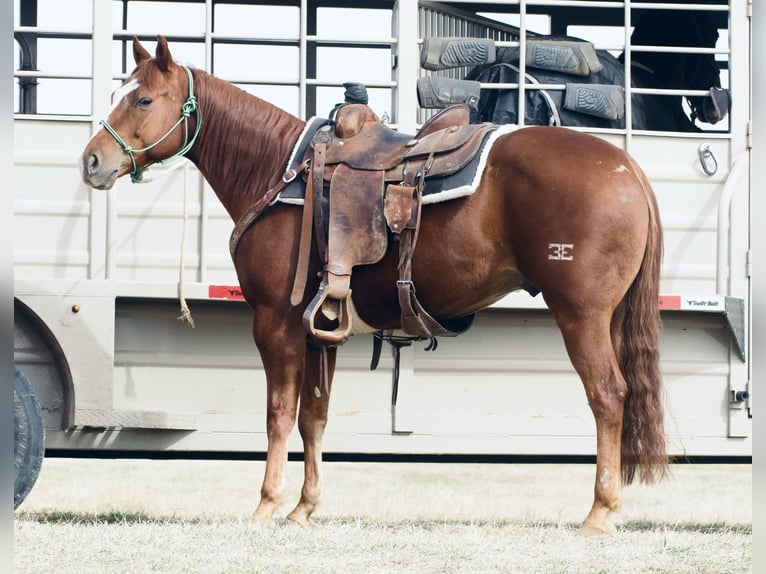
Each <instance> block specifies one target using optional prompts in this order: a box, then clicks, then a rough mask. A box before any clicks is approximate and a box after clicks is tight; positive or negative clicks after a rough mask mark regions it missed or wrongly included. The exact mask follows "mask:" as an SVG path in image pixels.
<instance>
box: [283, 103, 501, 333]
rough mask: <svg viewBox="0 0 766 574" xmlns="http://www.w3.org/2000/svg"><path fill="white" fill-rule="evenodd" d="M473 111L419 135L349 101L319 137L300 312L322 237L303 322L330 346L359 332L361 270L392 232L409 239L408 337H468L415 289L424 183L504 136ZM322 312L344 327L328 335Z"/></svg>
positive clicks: (306, 215)
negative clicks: (473, 117)
mask: <svg viewBox="0 0 766 574" xmlns="http://www.w3.org/2000/svg"><path fill="white" fill-rule="evenodd" d="M469 114H470V110H469V108H468V106H466V105H457V106H453V107H450V108H446V109H444V110H442V111H441V112H439V113H437V114H436V115H434V116H433V117H432V118H431V119H430V120H428V121H427V122H426V123H425V124H424V125H423V126H422V127H421V129H420V130H419V131H418V132H417V133H416V134H415V136H414V137H413V136H409V135H404V134H399V133H397V132H395V131H393V130H392V129H390V128H389V127H387V126H386V125H384V124H383V123H381V121H380V118H378V116H377V115H376V114H375V113H374V112H373V111H372V110H371V109H370V108H369V107H368V106H367V105H365V104H358V103H357V104H347V105H344V106H343V107H341V108H340V109H339V110H338V111H337V114H336V116H335V122H334V123H333V124H328V125H325V126H322V127H321V128H320V129H319V130H318V131H317V132H316V133H315V134H314V136H313V139H312V141H311V143H310V145H309V148H308V149H307V151H306V156H305V157H304V163H305V162H306V161H309V165H310V170H309V173H308V176H307V186H306V194H305V198H304V208H303V222H302V226H301V241H300V249H299V256H298V269H297V272H296V276H295V281H294V285H293V291H292V293H291V302H292V303H293V305H298V304H300V302H301V301H302V300H303V295H304V292H305V286H306V278H307V274H308V266H309V265H308V262H309V256H310V250H311V243H312V242H311V240H312V235H313V237H314V239H315V240H316V245H317V248H318V250H319V256H320V258H321V260H322V263H323V266H324V267H323V271H322V281H321V284H320V286H319V290H318V292H317V294H316V296H315V297H314V298H313V300H312V301H311V303H310V304H309V306H308V307H307V308H306V310H305V312H304V314H303V323H304V325H305V327H306V329H307V330H308V331H309V333H311V335H312V336H313V337H315V338H316V339H318V340H319V341H320V342H322V343H325V344H340V343H343V342H344V341H345V340H346V339H347V338H348V336H349V335H350V334H351V331H352V317H353V316H354V314H355V311H354V310H353V303H352V300H351V273H352V270H353V268H354V267H355V266H357V265H368V264H373V263H377V262H378V261H380V259H382V258H383V256H384V255H385V253H386V249H387V247H388V230H390V232H391V233H392V235H393V238H394V240H395V241H398V242H399V279H398V281H397V288H398V294H399V304H400V307H401V327H402V330H403V331H404V332H405V333H407V334H408V335H411V336H414V337H419V338H424V339H426V338H427V339H432V340H433V339H434V337H436V336H445V335H446V336H454V335H457V334H459V332H462V331H464V330H465V329H462V330H461V331H459V332H453V331H450V330H449V329H447V328H446V327H444V326H443V325H442V324H441V323H439V322H438V321H437V320H436V319H434V318H433V317H431V316H430V315H429V314H428V313H427V312H426V311H425V310H424V309H423V308H422V307H421V305H420V303H419V302H418V300H417V297H416V296H415V287H414V284H413V282H412V255H413V253H414V250H415V244H416V241H417V235H418V228H419V223H420V213H421V205H422V193H423V186H424V180H425V179H426V178H429V177H434V176H446V175H450V174H453V173H455V172H457V171H458V170H460V169H461V168H463V167H465V166H466V164H468V163H469V162H470V161H471V159H472V158H473V157H474V156H475V155H476V154H477V153H478V151H479V150H480V149H481V147H482V142H483V141H484V139H485V138H484V136H485V135H486V134H487V133H488V132H489V131H491V130H492V129H494V126H493V125H492V124H469ZM325 198H328V199H329V201H328V200H327V199H325ZM386 226H387V227H388V229H386ZM320 312H321V313H322V315H323V316H324V317H325V318H327V319H328V320H329V321H331V322H332V323H334V324H336V325H337V327H335V328H333V329H330V330H325V329H322V328H320V327H319V326H318V325H317V314H318V313H320ZM466 328H467V327H466Z"/></svg>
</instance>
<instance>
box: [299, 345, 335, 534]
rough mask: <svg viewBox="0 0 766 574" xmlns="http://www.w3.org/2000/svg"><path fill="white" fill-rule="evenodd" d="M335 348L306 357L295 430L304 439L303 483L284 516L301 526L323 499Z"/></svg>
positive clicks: (316, 351)
mask: <svg viewBox="0 0 766 574" xmlns="http://www.w3.org/2000/svg"><path fill="white" fill-rule="evenodd" d="M335 357H336V349H335V348H327V347H324V348H322V349H316V348H313V347H312V348H311V349H309V350H308V352H307V356H306V372H305V380H304V383H303V386H302V387H301V400H300V411H299V413H298V429H299V431H300V433H301V438H302V439H303V453H304V466H303V468H304V480H303V488H302V489H301V499H300V501H299V502H298V505H297V506H296V507H295V509H294V510H293V511H292V512H291V513H290V514H289V515H288V516H287V518H289V519H290V520H293V521H295V522H297V523H298V524H301V525H303V526H309V525H311V514H312V513H313V512H314V510H316V508H317V506H319V503H320V500H321V497H322V474H321V464H322V436H323V435H324V429H325V426H326V424H327V409H328V406H329V403H330V389H331V385H332V377H333V373H334V372H335Z"/></svg>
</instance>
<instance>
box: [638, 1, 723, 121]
mask: <svg viewBox="0 0 766 574" xmlns="http://www.w3.org/2000/svg"><path fill="white" fill-rule="evenodd" d="M717 40H718V28H717V26H716V24H715V22H714V21H713V19H712V18H711V17H710V15H709V14H708V13H706V12H696V11H674V10H656V11H651V10H650V11H647V12H646V13H644V14H643V17H642V18H640V19H639V20H638V22H637V23H636V28H635V30H634V32H633V35H632V36H631V44H632V45H634V46H642V45H643V46H685V47H692V48H714V47H715V45H716V41H717ZM633 61H634V62H637V63H640V64H642V65H644V66H645V67H647V68H648V69H650V70H651V72H652V75H653V77H654V83H653V85H652V87H657V88H667V89H679V90H705V91H707V92H708V93H709V95H707V96H689V97H687V98H686V99H687V102H688V103H689V107H690V108H691V112H692V120H694V119H695V118H697V117H699V119H700V120H702V121H704V122H707V123H711V124H714V123H716V122H718V121H719V120H722V119H723V118H724V117H726V114H727V113H728V112H729V110H730V107H731V103H730V98H729V93H728V91H726V90H723V89H721V79H720V71H721V69H720V67H719V66H718V63H717V62H716V60H715V55H714V54H709V53H692V54H688V53H679V54H676V53H661V52H635V53H634V54H633Z"/></svg>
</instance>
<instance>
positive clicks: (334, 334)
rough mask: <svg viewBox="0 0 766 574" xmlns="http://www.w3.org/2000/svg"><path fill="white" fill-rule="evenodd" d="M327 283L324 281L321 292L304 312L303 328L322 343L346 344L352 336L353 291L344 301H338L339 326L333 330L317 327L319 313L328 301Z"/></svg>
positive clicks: (320, 286)
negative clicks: (351, 303) (351, 311)
mask: <svg viewBox="0 0 766 574" xmlns="http://www.w3.org/2000/svg"><path fill="white" fill-rule="evenodd" d="M327 297H328V293H327V282H326V281H322V282H321V283H320V285H319V291H317V294H316V295H315V296H314V298H313V299H312V300H311V303H309V306H308V307H306V310H305V311H304V312H303V326H304V327H306V330H307V331H308V332H309V333H311V335H312V336H313V337H316V338H317V339H319V340H320V341H324V342H326V343H329V344H331V345H340V344H342V343H345V342H346V340H347V339H348V337H349V335H351V313H350V312H349V304H350V301H351V289H349V290H348V293H347V294H346V296H345V297H344V298H343V299H338V300H337V301H338V303H339V305H340V313H339V317H340V318H339V321H340V322H339V324H338V326H337V327H336V328H335V329H333V330H326V329H319V328H317V327H316V326H315V324H314V323H315V321H316V316H317V313H319V312H320V310H321V309H322V305H323V304H324V302H325V301H327Z"/></svg>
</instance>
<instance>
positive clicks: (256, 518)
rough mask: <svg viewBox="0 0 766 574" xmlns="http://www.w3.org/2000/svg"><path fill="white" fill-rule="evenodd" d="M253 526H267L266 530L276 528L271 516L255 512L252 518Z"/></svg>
mask: <svg viewBox="0 0 766 574" xmlns="http://www.w3.org/2000/svg"><path fill="white" fill-rule="evenodd" d="M251 520H252V522H253V524H256V525H258V526H265V527H266V528H274V520H273V519H272V518H271V516H265V515H263V514H261V513H259V512H254V513H253V516H252V517H251Z"/></svg>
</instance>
